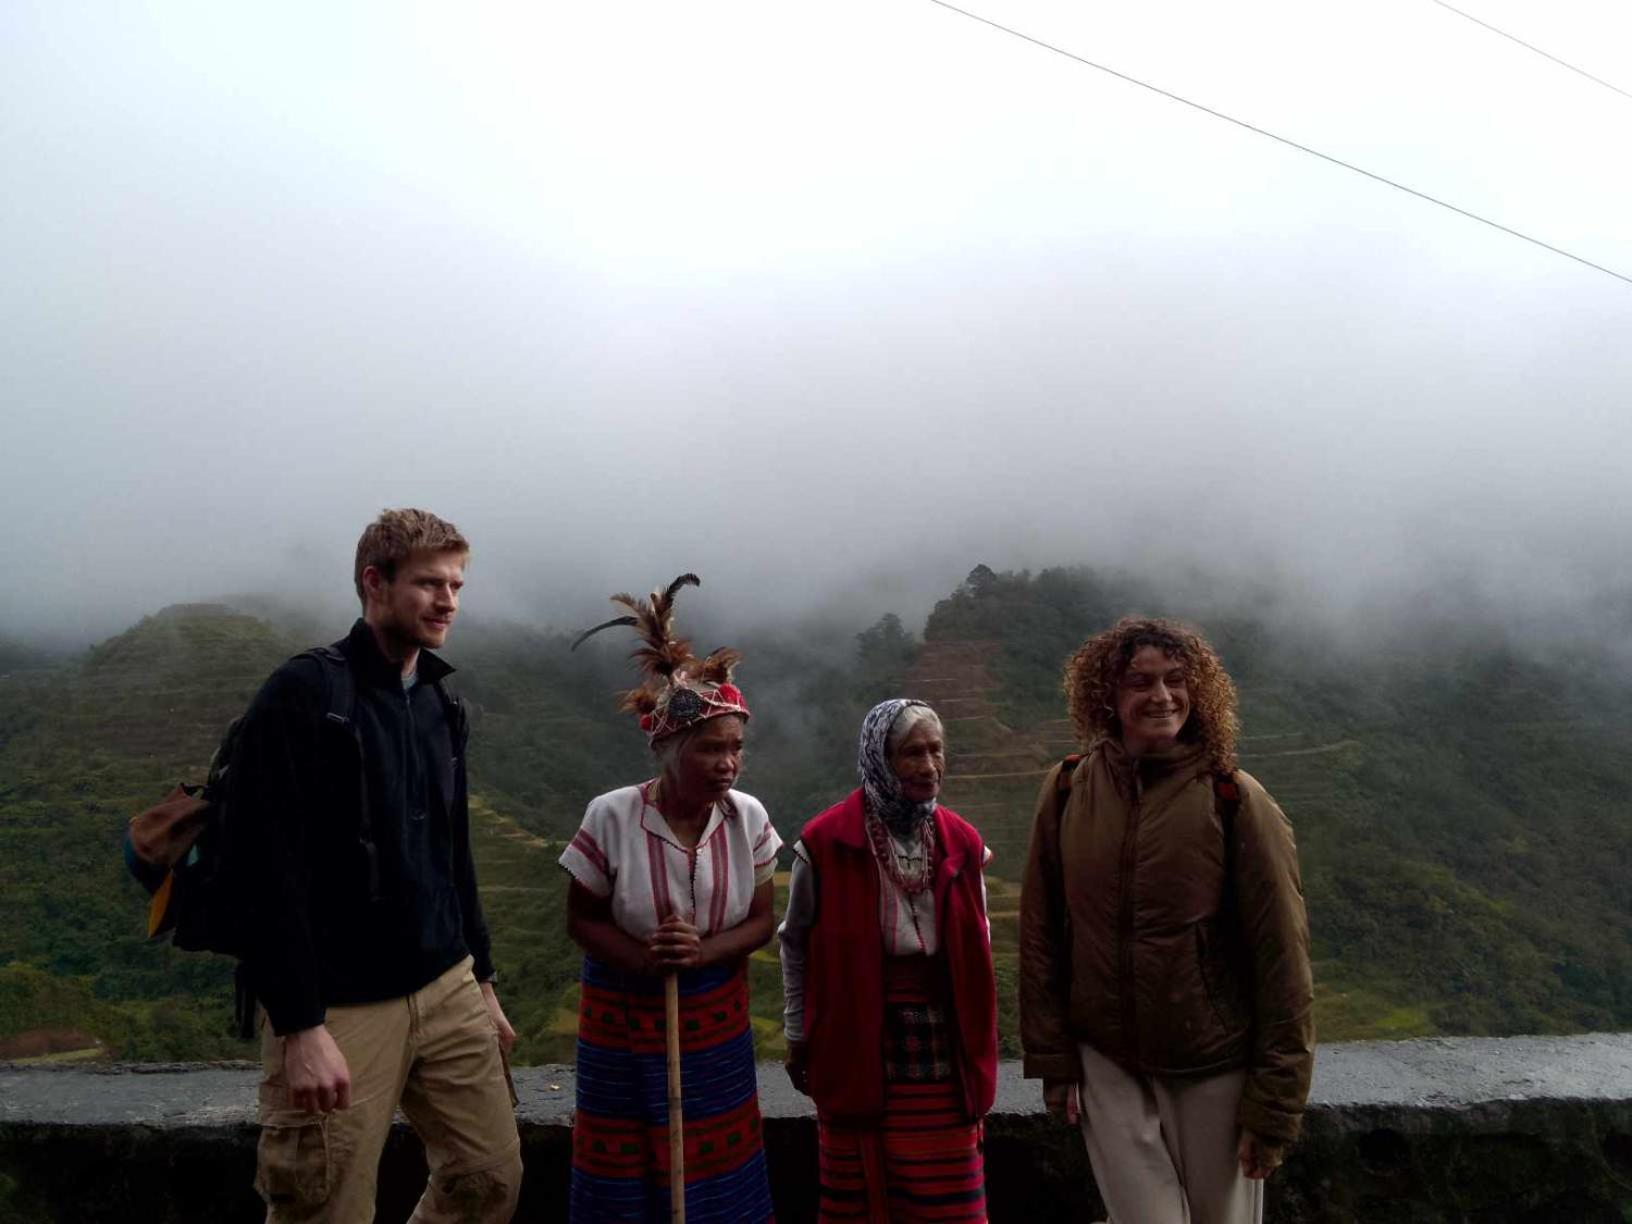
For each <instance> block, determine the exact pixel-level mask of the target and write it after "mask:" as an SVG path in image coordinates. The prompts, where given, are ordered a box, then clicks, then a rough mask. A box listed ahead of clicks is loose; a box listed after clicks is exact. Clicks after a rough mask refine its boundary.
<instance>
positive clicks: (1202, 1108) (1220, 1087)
mask: <svg viewBox="0 0 1632 1224" xmlns="http://www.w3.org/2000/svg"><path fill="white" fill-rule="evenodd" d="M1077 1052H1078V1054H1079V1056H1080V1058H1081V1060H1082V1083H1081V1086H1080V1087H1081V1093H1082V1137H1083V1139H1084V1140H1086V1141H1087V1144H1088V1162H1089V1164H1091V1165H1092V1166H1093V1169H1094V1180H1095V1181H1096V1182H1098V1183H1099V1193H1100V1195H1101V1197H1103V1198H1104V1200H1105V1207H1106V1209H1107V1211H1108V1212H1109V1214H1110V1224H1261V1222H1262V1220H1263V1218H1264V1183H1263V1182H1261V1181H1253V1180H1251V1179H1250V1178H1247V1177H1245V1176H1243V1175H1242V1173H1241V1166H1240V1164H1239V1162H1238V1161H1237V1159H1236V1145H1237V1143H1238V1142H1239V1141H1240V1127H1239V1126H1238V1125H1237V1123H1236V1108H1237V1107H1238V1106H1239V1105H1240V1102H1241V1088H1242V1085H1243V1084H1245V1083H1246V1078H1247V1073H1246V1072H1245V1071H1227V1072H1225V1073H1224V1074H1222V1075H1211V1076H1207V1077H1206V1078H1204V1079H1188V1078H1183V1077H1179V1076H1157V1075H1132V1074H1130V1073H1129V1072H1127V1071H1125V1070H1123V1069H1122V1067H1120V1066H1119V1065H1118V1064H1116V1063H1115V1062H1113V1061H1112V1060H1111V1059H1109V1058H1106V1057H1105V1056H1104V1055H1103V1054H1101V1053H1099V1051H1097V1050H1095V1049H1094V1048H1093V1047H1092V1046H1087V1045H1082V1046H1078V1047H1077Z"/></svg>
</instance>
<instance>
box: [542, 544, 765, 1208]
mask: <svg viewBox="0 0 1632 1224" xmlns="http://www.w3.org/2000/svg"><path fill="white" fill-rule="evenodd" d="M688 581H689V583H690V584H693V585H695V584H696V579H695V578H694V577H693V576H691V575H683V576H682V578H680V579H677V580H676V581H675V582H674V583H673V584H671V586H670V587H669V588H668V590H667V591H658V592H654V593H653V595H652V598H651V600H650V601H649V602H648V601H645V600H639V601H637V600H633V599H630V598H629V597H627V596H618V597H615V599H614V602H618V603H622V604H623V605H624V606H626V607H628V608H629V609H630V613H631V615H630V616H629V617H623V618H619V619H617V620H614V621H610V622H608V624H634V625H635V627H636V629H637V631H638V632H639V633H640V635H641V637H642V639H643V641H644V646H643V647H642V649H641V650H640V651H637V656H639V657H640V658H641V659H642V661H643V662H644V663H645V665H646V667H647V671H648V678H647V681H646V683H645V684H644V685H643V686H642V687H641V688H639V689H636V690H634V692H632V693H630V694H629V695H628V696H627V697H626V699H625V706H626V707H627V708H629V709H632V710H634V711H635V712H637V713H638V714H639V715H640V721H641V728H642V730H644V731H645V732H646V734H647V737H648V739H649V740H650V743H651V747H652V751H653V753H654V755H655V756H656V758H657V764H658V767H659V769H658V776H657V777H655V778H653V779H650V780H649V781H645V782H642V783H640V784H639V785H636V786H626V787H623V788H621V789H619V790H614V791H611V792H609V793H607V794H604V795H600V796H598V797H597V798H596V799H594V800H593V801H591V803H590V805H589V809H588V811H587V812H585V814H584V820H583V824H582V825H581V826H580V827H579V829H578V832H577V833H576V834H575V835H574V836H573V839H572V841H571V843H570V844H569V845H568V846H567V849H566V851H565V852H564V853H563V854H562V855H561V865H562V866H563V867H565V868H566V869H567V871H568V872H570V873H571V875H572V883H571V884H570V885H569V886H568V894H567V930H568V933H569V934H570V935H571V936H572V938H573V939H574V941H576V942H577V943H578V944H579V946H581V947H582V948H583V949H584V967H583V978H582V995H581V1000H582V1001H581V1004H580V1010H579V1018H578V1099H577V1103H578V1108H577V1113H576V1115H575V1118H574V1122H573V1136H572V1190H571V1201H570V1212H571V1216H572V1218H573V1219H575V1220H582V1221H591V1220H594V1221H599V1220H665V1221H666V1220H668V1219H669V1218H670V1199H669V1166H668V1159H669V1143H668V1097H667V1077H666V1072H665V1024H664V998H663V989H664V987H663V978H664V976H665V975H666V974H669V973H676V974H678V978H679V994H680V1033H681V1091H682V1098H683V1101H684V1144H685V1209H686V1219H687V1220H688V1221H691V1222H692V1224H698V1222H699V1221H709V1220H720V1221H725V1220H730V1221H743V1220H767V1219H770V1218H771V1215H772V1211H771V1195H770V1183H769V1179H768V1177H767V1175H766V1167H765V1154H764V1150H763V1147H762V1145H761V1139H760V1115H759V1098H758V1094H757V1092H756V1086H755V1078H754V1046H753V1036H752V1031H751V1029H750V1027H749V1021H748V975H747V957H748V954H749V953H751V952H752V951H753V950H754V949H756V948H758V947H761V946H762V945H764V944H765V943H766V942H768V941H769V939H770V937H771V933H772V928H773V925H774V923H773V918H772V914H771V890H772V884H771V876H772V873H773V872H774V871H775V869H776V854H777V851H778V849H780V848H781V845H782V840H781V838H779V837H778V836H777V834H776V830H775V829H774V828H772V827H771V822H770V817H769V816H768V815H767V814H766V812H765V809H764V807H763V806H761V805H760V803H759V801H758V800H756V799H755V798H753V796H751V795H745V794H743V793H742V792H741V791H738V790H736V789H734V783H735V782H736V778H737V773H738V771H739V770H740V769H741V767H742V748H743V736H744V732H745V730H746V727H747V721H748V706H747V703H746V701H745V700H744V699H743V695H742V692H741V690H740V689H738V688H737V687H736V685H734V684H732V683H731V677H730V673H731V668H732V667H733V666H734V665H735V663H736V662H737V658H738V656H737V655H736V653H735V652H734V651H716V652H715V653H714V654H712V655H710V656H709V657H708V658H707V659H704V660H701V661H699V660H697V659H695V658H694V657H693V656H692V655H691V652H690V648H689V645H688V644H687V643H686V642H684V641H681V640H678V639H675V638H674V637H673V636H672V632H671V624H672V617H673V598H674V594H675V592H676V591H677V590H678V589H679V587H680V586H681V585H685V584H686V583H687V582H688ZM605 627H606V626H604V625H603V626H597V629H596V630H591V631H590V632H591V633H593V632H596V631H597V630H598V629H600V628H605ZM584 636H585V637H587V636H589V635H588V634H585V635H584ZM582 640H583V638H580V639H579V641H582Z"/></svg>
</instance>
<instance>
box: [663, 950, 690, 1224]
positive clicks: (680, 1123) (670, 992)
mask: <svg viewBox="0 0 1632 1224" xmlns="http://www.w3.org/2000/svg"><path fill="white" fill-rule="evenodd" d="M663 1028H664V1032H665V1034H666V1035H667V1037H668V1046H669V1051H668V1052H669V1219H670V1220H671V1221H672V1222H673V1224H686V1135H685V1121H684V1119H683V1117H682V1116H681V1112H680V978H679V976H678V975H677V974H674V973H666V974H664V975H663Z"/></svg>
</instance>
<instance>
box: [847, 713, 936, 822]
mask: <svg viewBox="0 0 1632 1224" xmlns="http://www.w3.org/2000/svg"><path fill="white" fill-rule="evenodd" d="M928 705H929V703H928V702H927V701H914V700H912V699H911V698H907V697H892V698H890V700H888V701H881V702H879V703H878V704H877V705H876V706H874V707H873V708H872V709H871V710H868V711H867V717H866V718H864V719H862V720H861V742H860V744H859V746H858V751H857V756H856V770H857V772H858V773H860V774H861V789H862V791H863V793H864V794H865V795H866V796H867V810H868V811H869V812H871V813H873V814H874V815H876V816H877V817H878V818H879V819H880V820H882V821H883V822H884V825H885V827H886V828H888V829H889V830H890V832H891V833H894V834H896V835H897V836H905V835H906V834H908V833H910V832H912V830H913V829H915V828H917V827H918V826H919V825H921V824H923V823H924V822H925V821H927V820H928V819H929V818H930V817H932V816H934V815H935V800H933V799H928V800H925V801H924V802H923V803H914V802H913V801H912V800H910V799H907V798H905V797H903V796H902V794H901V780H900V779H899V778H897V777H896V776H895V767H894V766H893V765H891V764H890V754H889V746H888V745H889V738H890V728H891V727H893V726H894V725H895V720H896V719H897V718H899V717H900V716H901V711H902V710H904V709H906V708H907V707H908V706H925V707H927V706H928Z"/></svg>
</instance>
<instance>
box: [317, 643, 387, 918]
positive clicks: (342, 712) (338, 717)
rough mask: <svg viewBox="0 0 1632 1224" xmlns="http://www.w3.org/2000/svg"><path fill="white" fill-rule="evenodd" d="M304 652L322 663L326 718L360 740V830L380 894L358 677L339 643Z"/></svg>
mask: <svg viewBox="0 0 1632 1224" xmlns="http://www.w3.org/2000/svg"><path fill="white" fill-rule="evenodd" d="M303 655H304V656H306V657H310V658H313V659H316V660H317V661H318V662H319V663H320V664H322V668H321V670H322V673H323V718H324V719H325V720H327V721H328V722H332V723H338V724H339V725H340V726H342V727H344V728H345V729H346V730H348V731H350V732H351V734H352V736H353V737H354V738H355V739H356V740H357V756H358V760H357V764H358V770H357V832H358V840H359V841H360V842H361V844H362V847H363V853H364V855H365V857H366V858H367V860H368V897H369V900H370V901H377V900H379V897H380V863H379V854H378V852H377V851H376V849H375V846H374V820H373V816H372V813H371V812H370V811H369V801H368V763H367V762H366V761H364V760H363V759H362V753H363V741H362V736H361V735H360V734H359V733H358V731H357V726H356V723H355V722H354V721H353V720H354V716H355V715H356V713H357V681H356V678H355V677H354V676H353V675H352V674H351V659H350V658H349V657H348V656H347V655H346V652H345V651H343V650H341V649H340V643H338V642H332V643H330V644H329V645H327V646H314V647H312V648H311V649H310V650H308V651H305V652H303Z"/></svg>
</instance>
